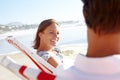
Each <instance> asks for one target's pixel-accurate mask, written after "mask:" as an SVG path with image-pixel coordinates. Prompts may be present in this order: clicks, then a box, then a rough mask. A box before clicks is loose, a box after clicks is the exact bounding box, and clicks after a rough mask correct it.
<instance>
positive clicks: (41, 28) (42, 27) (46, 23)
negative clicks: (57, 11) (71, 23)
mask: <svg viewBox="0 0 120 80" xmlns="http://www.w3.org/2000/svg"><path fill="white" fill-rule="evenodd" d="M53 23H54V24H57V25H58V23H57V22H56V21H55V20H54V19H47V20H44V21H42V22H41V23H40V24H39V26H38V29H37V33H36V37H35V39H34V44H33V48H34V49H38V47H39V45H40V37H39V32H43V31H44V30H45V29H46V28H47V27H48V26H50V25H51V24H53Z"/></svg>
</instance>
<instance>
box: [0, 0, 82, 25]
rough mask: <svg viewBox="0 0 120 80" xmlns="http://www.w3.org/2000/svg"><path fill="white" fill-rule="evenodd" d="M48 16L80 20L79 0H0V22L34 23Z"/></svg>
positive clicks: (80, 5)
mask: <svg viewBox="0 0 120 80" xmlns="http://www.w3.org/2000/svg"><path fill="white" fill-rule="evenodd" d="M48 18H53V19H56V20H57V21H66V20H82V19H83V16H82V2H81V0H0V24H7V23H10V22H22V23H24V24H34V23H40V22H41V21H42V20H44V19H48Z"/></svg>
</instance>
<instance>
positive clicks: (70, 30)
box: [0, 25, 87, 54]
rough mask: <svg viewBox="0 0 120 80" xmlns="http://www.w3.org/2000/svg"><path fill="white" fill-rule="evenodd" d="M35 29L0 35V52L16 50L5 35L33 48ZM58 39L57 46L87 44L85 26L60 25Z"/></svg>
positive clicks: (5, 52) (6, 52)
mask: <svg viewBox="0 0 120 80" xmlns="http://www.w3.org/2000/svg"><path fill="white" fill-rule="evenodd" d="M36 30H37V28H36V29H29V30H20V31H13V32H8V33H5V34H2V35H0V54H8V53H14V52H17V51H19V50H17V49H16V48H15V47H13V46H12V45H10V44H9V43H8V42H7V41H6V40H5V38H6V37H7V36H14V37H15V38H17V39H18V40H19V41H21V42H22V43H23V44H24V45H25V46H26V47H28V48H30V49H33V48H32V46H33V41H34V37H35V33H36ZM59 36H60V40H59V42H58V44H57V46H61V45H67V44H82V45H83V44H85V45H86V44H87V37H86V27H85V26H70V25H67V26H62V27H60V35H59Z"/></svg>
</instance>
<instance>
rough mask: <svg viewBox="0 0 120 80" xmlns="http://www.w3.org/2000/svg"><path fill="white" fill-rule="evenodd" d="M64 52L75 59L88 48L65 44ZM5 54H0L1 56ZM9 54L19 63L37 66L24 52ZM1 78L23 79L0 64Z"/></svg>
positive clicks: (2, 79)
mask: <svg viewBox="0 0 120 80" xmlns="http://www.w3.org/2000/svg"><path fill="white" fill-rule="evenodd" d="M61 50H62V52H63V53H64V55H65V56H67V57H69V58H70V59H75V57H76V55H77V54H78V53H83V54H85V53H86V48H85V47H83V46H79V45H76V46H75V45H67V46H66V45H64V46H62V47H61ZM3 56H5V55H0V60H1V58H2V57H3ZM7 56H9V57H11V58H12V59H14V60H15V61H16V62H17V63H19V64H25V65H28V66H30V67H33V68H37V67H36V66H35V64H34V63H33V62H32V61H31V60H30V59H29V58H28V57H27V56H26V55H25V54H23V53H17V54H8V55H7ZM0 80H22V79H20V78H19V77H17V76H16V75H15V74H13V73H12V72H10V71H9V70H8V69H6V68H5V67H3V66H1V65H0Z"/></svg>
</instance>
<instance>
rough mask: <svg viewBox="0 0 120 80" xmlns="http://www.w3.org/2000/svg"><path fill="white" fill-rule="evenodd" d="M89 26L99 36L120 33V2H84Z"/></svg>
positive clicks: (118, 0) (84, 11)
mask: <svg viewBox="0 0 120 80" xmlns="http://www.w3.org/2000/svg"><path fill="white" fill-rule="evenodd" d="M82 2H83V3H84V5H83V13H84V16H85V22H86V24H87V26H88V27H89V28H91V29H93V30H94V32H97V33H99V34H106V33H115V32H120V0H82Z"/></svg>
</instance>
